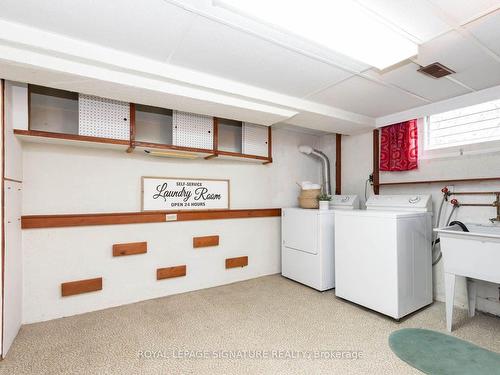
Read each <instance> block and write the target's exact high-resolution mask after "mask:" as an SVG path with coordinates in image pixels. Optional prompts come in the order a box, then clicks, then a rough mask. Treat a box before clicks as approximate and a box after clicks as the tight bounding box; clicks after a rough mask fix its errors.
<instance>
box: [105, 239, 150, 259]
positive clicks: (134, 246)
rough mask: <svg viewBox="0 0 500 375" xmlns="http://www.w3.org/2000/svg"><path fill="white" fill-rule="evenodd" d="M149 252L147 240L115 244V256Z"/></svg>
mask: <svg viewBox="0 0 500 375" xmlns="http://www.w3.org/2000/svg"><path fill="white" fill-rule="evenodd" d="M147 252H148V243H147V242H130V243H118V244H114V245H113V256H114V257H120V256H124V255H135V254H144V253H147Z"/></svg>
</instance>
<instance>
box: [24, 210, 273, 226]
mask: <svg viewBox="0 0 500 375" xmlns="http://www.w3.org/2000/svg"><path fill="white" fill-rule="evenodd" d="M172 214H175V215H177V219H176V220H167V215H169V218H170V215H172ZM277 216H281V209H280V208H260V209H241V210H213V211H201V210H200V211H155V212H121V213H99V214H70V215H25V216H23V217H22V218H21V228H22V229H36V228H62V227H78V226H91V225H120V224H144V223H164V222H167V221H168V222H175V221H192V220H221V219H249V218H257V217H277Z"/></svg>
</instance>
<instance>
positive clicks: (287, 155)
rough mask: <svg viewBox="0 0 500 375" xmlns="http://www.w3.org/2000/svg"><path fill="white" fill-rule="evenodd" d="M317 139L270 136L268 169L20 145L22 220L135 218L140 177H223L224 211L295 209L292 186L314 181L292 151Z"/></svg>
mask: <svg viewBox="0 0 500 375" xmlns="http://www.w3.org/2000/svg"><path fill="white" fill-rule="evenodd" d="M318 142H319V137H317V136H313V135H308V134H304V133H298V132H291V131H285V130H278V131H274V132H273V163H272V164H269V165H262V164H260V163H250V162H241V161H238V162H236V161H228V160H217V159H211V160H181V159H168V158H158V157H151V156H147V155H145V154H144V153H139V152H137V153H134V154H126V153H125V152H119V151H114V150H96V149H90V148H81V147H71V146H55V145H45V144H32V143H24V145H23V158H24V185H25V186H24V188H25V195H24V197H23V213H24V214H25V215H29V214H33V215H36V214H56V213H59V214H63V213H86V212H87V213H91V212H119V211H122V212H127V211H140V208H141V204H140V203H141V176H172V177H199V178H229V179H230V180H231V208H262V207H285V206H294V205H296V204H297V195H298V187H297V185H296V184H295V182H296V181H301V180H304V179H308V180H311V181H319V178H320V177H319V176H320V165H319V163H318V162H317V161H316V160H315V159H313V158H310V157H308V156H306V155H303V154H301V153H299V152H298V151H297V147H298V146H299V145H300V144H311V145H313V146H316V147H317V144H318Z"/></svg>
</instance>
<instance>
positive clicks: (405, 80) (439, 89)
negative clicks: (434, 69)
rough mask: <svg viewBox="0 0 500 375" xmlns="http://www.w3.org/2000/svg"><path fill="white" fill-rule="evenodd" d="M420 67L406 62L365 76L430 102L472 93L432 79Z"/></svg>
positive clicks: (449, 82)
mask: <svg viewBox="0 0 500 375" xmlns="http://www.w3.org/2000/svg"><path fill="white" fill-rule="evenodd" d="M419 68H420V66H419V65H417V64H415V63H412V62H406V63H405V64H402V65H398V66H397V67H394V68H393V69H390V70H386V71H382V72H380V71H377V70H370V71H367V72H364V74H366V75H368V76H370V77H373V78H374V79H379V80H382V81H384V82H387V83H390V84H392V85H394V86H397V87H400V88H402V89H404V90H407V91H409V92H412V93H414V94H416V95H419V96H421V97H423V98H425V99H428V100H430V101H437V100H443V99H448V98H451V97H453V96H457V95H462V94H466V93H468V92H470V90H467V89H466V88H464V87H463V86H460V85H459V84H457V83H455V82H453V81H451V80H449V79H447V78H440V79H436V78H431V77H428V76H426V75H424V74H422V73H419V72H418V71H417V70H418V69H419Z"/></svg>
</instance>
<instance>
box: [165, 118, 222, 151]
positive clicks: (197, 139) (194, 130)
mask: <svg viewBox="0 0 500 375" xmlns="http://www.w3.org/2000/svg"><path fill="white" fill-rule="evenodd" d="M172 121H173V134H172V139H173V144H174V145H175V146H182V147H192V148H202V149H205V150H212V149H213V147H214V137H213V124H214V122H213V117H210V116H204V115H197V114H194V113H188V112H180V111H173V118H172Z"/></svg>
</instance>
